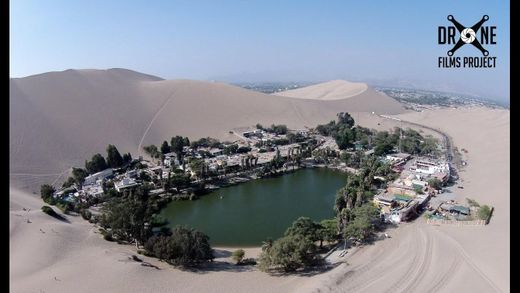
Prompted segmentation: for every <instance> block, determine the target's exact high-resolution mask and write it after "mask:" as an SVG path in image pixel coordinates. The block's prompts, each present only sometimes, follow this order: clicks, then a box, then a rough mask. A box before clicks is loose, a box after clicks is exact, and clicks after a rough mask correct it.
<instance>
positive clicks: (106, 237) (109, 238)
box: [103, 232, 114, 241]
mask: <svg viewBox="0 0 520 293" xmlns="http://www.w3.org/2000/svg"><path fill="white" fill-rule="evenodd" d="M103 239H105V240H106V241H114V238H113V237H112V233H110V232H107V233H106V234H105V235H103Z"/></svg>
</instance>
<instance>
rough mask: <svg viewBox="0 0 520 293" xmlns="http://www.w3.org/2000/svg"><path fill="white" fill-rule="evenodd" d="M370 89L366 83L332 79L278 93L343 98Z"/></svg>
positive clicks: (310, 97) (304, 96) (295, 96)
mask: <svg viewBox="0 0 520 293" xmlns="http://www.w3.org/2000/svg"><path fill="white" fill-rule="evenodd" d="M367 89H368V86H367V84H366V83H360V82H349V81H346V80H331V81H328V82H323V83H320V84H315V85H311V86H307V87H302V88H298V89H294V90H288V91H283V92H279V93H276V94H275V95H277V96H284V97H292V98H299V99H311V100H341V99H347V98H351V97H355V96H357V95H359V94H361V93H363V92H364V91H366V90H367Z"/></svg>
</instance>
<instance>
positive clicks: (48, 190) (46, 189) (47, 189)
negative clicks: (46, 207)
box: [40, 184, 56, 205]
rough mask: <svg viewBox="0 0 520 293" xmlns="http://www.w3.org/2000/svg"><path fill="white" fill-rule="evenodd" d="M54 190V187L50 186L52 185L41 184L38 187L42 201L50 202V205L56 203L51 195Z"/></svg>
mask: <svg viewBox="0 0 520 293" xmlns="http://www.w3.org/2000/svg"><path fill="white" fill-rule="evenodd" d="M55 191H56V190H55V189H54V187H52V185H49V184H43V185H42V186H41V187H40V195H41V197H42V199H43V201H44V202H46V203H48V204H50V205H55V204H56V200H55V199H54V197H53V194H54V192H55Z"/></svg>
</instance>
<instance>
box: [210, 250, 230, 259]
mask: <svg viewBox="0 0 520 293" xmlns="http://www.w3.org/2000/svg"><path fill="white" fill-rule="evenodd" d="M213 255H214V256H215V258H223V257H230V256H231V251H227V250H223V249H213Z"/></svg>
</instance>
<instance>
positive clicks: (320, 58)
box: [10, 0, 510, 103]
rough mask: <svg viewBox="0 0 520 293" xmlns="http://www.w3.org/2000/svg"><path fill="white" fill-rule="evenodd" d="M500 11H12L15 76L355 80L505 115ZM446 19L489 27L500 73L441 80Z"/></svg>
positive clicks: (455, 73)
mask: <svg viewBox="0 0 520 293" xmlns="http://www.w3.org/2000/svg"><path fill="white" fill-rule="evenodd" d="M492 2H494V3H490V2H489V1H472V2H471V3H470V4H468V3H452V1H438V2H432V3H429V2H428V3H416V2H408V3H403V2H399V3H396V2H391V3H390V2H384V1H374V2H370V3H365V2H363V3H358V2H354V1H351V2H347V1H331V2H327V3H326V5H324V4H323V3H322V4H318V3H314V2H310V1H309V2H303V3H302V2H301V1H298V2H296V1H294V2H289V1H287V2H284V3H277V2H274V1H258V2H255V3H251V2H248V1H220V2H219V3H216V2H212V1H194V2H188V1H154V2H152V3H144V2H142V3H128V2H126V1H110V2H104V1H88V2H83V3H79V2H70V1H63V0H57V1H49V2H41V1H10V76H11V77H23V76H28V75H33V74H38V73H43V72H48V71H60V70H66V69H70V68H75V69H83V68H93V69H94V68H95V69H105V68H114V67H118V68H128V69H131V70H136V71H139V72H143V73H147V74H152V75H156V76H159V77H162V78H165V79H177V78H186V79H197V80H219V81H225V82H263V81H310V82H318V81H326V80H332V79H346V80H351V81H363V82H367V83H369V84H373V85H386V86H402V87H412V88H414V87H415V88H421V89H428V90H440V91H448V92H458V93H463V94H470V95H476V96H481V97H484V98H489V99H493V100H495V101H499V102H506V103H508V102H509V99H510V92H509V86H510V77H509V76H510V69H509V63H510V51H509V11H510V10H509V1H492ZM448 14H453V15H454V16H456V18H457V20H459V22H461V23H462V24H464V25H468V26H469V25H472V24H473V23H475V22H476V21H477V20H478V19H480V18H481V17H482V15H483V14H487V15H489V16H490V21H489V25H496V26H497V44H496V45H494V46H487V47H486V48H487V49H488V50H489V51H490V55H492V56H497V68H495V69H439V68H437V58H438V57H439V56H445V52H446V50H448V49H449V48H448V47H449V46H440V45H438V44H437V27H438V26H439V25H449V23H448V22H447V21H446V16H447V15H448ZM473 50H476V49H475V48H473V47H472V46H464V47H462V48H461V49H460V52H461V55H462V54H468V55H475V56H478V54H474V51H473Z"/></svg>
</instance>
